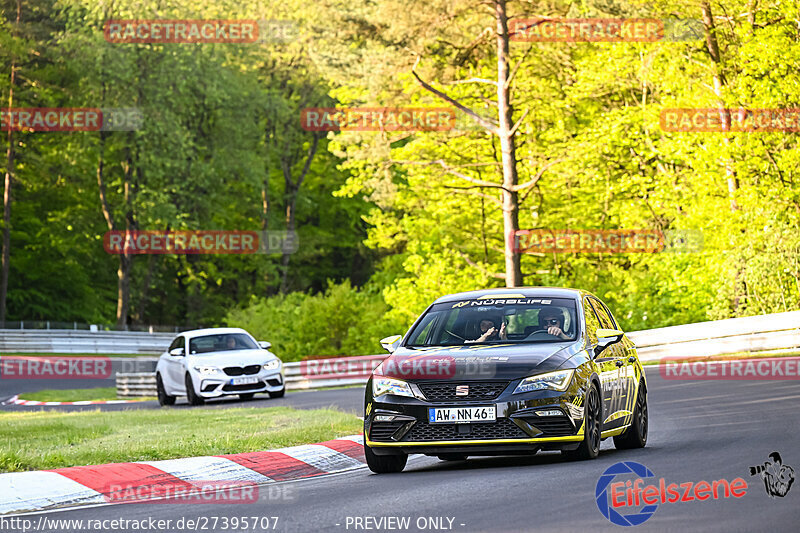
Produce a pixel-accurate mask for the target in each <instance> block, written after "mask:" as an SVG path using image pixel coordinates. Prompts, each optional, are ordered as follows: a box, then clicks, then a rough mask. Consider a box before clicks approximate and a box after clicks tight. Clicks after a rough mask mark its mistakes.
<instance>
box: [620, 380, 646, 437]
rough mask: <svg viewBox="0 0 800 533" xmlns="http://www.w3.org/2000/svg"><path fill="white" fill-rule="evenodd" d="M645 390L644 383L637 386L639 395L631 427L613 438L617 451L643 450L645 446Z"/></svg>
mask: <svg viewBox="0 0 800 533" xmlns="http://www.w3.org/2000/svg"><path fill="white" fill-rule="evenodd" d="M647 426H648V420H647V389H646V388H645V386H644V382H641V383H640V384H639V394H638V395H637V397H636V407H635V408H634V409H633V420H632V421H631V427H629V428H628V429H627V430H626V431H625V433H623V434H622V435H619V436H617V437H614V446H615V447H616V448H617V449H618V450H629V449H632V448H644V447H645V445H646V444H647Z"/></svg>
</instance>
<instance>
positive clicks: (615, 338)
mask: <svg viewBox="0 0 800 533" xmlns="http://www.w3.org/2000/svg"><path fill="white" fill-rule="evenodd" d="M624 334H625V333H623V332H622V331H620V330H618V329H605V328H600V329H598V330H597V346H595V347H594V356H595V357H597V356H598V355H600V353H602V351H603V350H605V349H606V348H608V347H609V346H611V345H612V344H616V343H618V342H619V341H621V340H622V336H623V335H624Z"/></svg>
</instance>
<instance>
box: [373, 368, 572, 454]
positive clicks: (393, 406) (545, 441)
mask: <svg viewBox="0 0 800 533" xmlns="http://www.w3.org/2000/svg"><path fill="white" fill-rule="evenodd" d="M576 381H577V380H573V383H572V385H571V386H570V387H569V388H568V389H567V390H566V391H563V392H561V391H553V390H539V391H533V392H527V393H520V394H514V393H513V391H514V389H515V388H516V386H517V384H518V383H519V380H513V381H510V382H509V381H506V382H499V381H490V382H487V381H481V382H470V381H460V382H458V385H461V384H467V385H469V387H470V392H472V393H473V396H475V397H472V398H470V399H463V398H457V397H456V396H455V394H454V393H452V392H448V391H454V390H455V386H456V385H457V384H456V383H454V382H452V381H449V382H447V381H442V382H433V381H430V382H424V383H412V384H411V388H412V390H413V391H414V394H415V395H416V397H415V398H411V397H407V396H395V395H390V394H383V395H381V396H379V397H377V398H373V397H372V394H371V391H372V386H371V380H370V383H368V385H367V398H366V400H367V401H366V410H365V417H364V434H365V443H366V444H367V446H369V447H370V448H371V449H372V451H373V452H374V453H375V454H378V455H386V454H396V453H398V452H402V453H423V454H432V455H435V454H437V453H464V454H470V455H478V454H480V455H495V454H498V455H499V454H503V453H534V452H536V451H538V450H541V449H574V448H575V447H577V446H578V444H579V443H580V442H581V441H582V440H583V395H584V392H585V390H584V388H583V387H581V386H580V385H579V384H577V383H576ZM473 391H474V392H473ZM476 406H494V408H495V413H496V420H495V421H492V422H471V423H432V422H429V409H431V408H437V407H438V408H441V407H476ZM541 411H558V412H559V413H560V414H558V415H554V414H548V415H544V414H542V413H541ZM376 417H380V419H376ZM387 417H388V418H389V419H387Z"/></svg>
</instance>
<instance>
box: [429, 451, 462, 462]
mask: <svg viewBox="0 0 800 533" xmlns="http://www.w3.org/2000/svg"><path fill="white" fill-rule="evenodd" d="M436 457H438V458H439V460H440V461H466V460H467V456H466V455H464V454H463V453H443V454H441V455H437V456H436Z"/></svg>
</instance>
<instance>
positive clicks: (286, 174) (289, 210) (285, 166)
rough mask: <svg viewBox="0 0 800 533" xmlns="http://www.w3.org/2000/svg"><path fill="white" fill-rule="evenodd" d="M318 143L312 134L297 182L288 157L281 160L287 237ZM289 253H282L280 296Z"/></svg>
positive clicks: (285, 281)
mask: <svg viewBox="0 0 800 533" xmlns="http://www.w3.org/2000/svg"><path fill="white" fill-rule="evenodd" d="M318 143H319V134H317V133H314V137H313V139H312V141H311V146H309V148H308V153H307V154H306V161H305V164H303V169H302V170H301V171H300V176H299V177H298V178H297V182H295V181H294V180H293V179H292V164H291V163H292V162H291V160H290V158H289V157H285V158H282V159H281V168H282V170H283V180H284V182H285V183H286V193H285V195H286V231H287V233H288V234H289V235H293V234H294V231H295V225H296V221H295V218H296V217H295V210H296V208H297V196H298V195H299V194H300V187H301V186H302V185H303V180H304V179H305V177H306V174H308V169H309V168H311V161H313V160H314V155H315V154H316V153H317V144H318ZM290 257H291V252H289V251H284V252H283V256H282V257H281V270H282V272H281V294H286V292H287V291H288V290H289V258H290Z"/></svg>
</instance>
